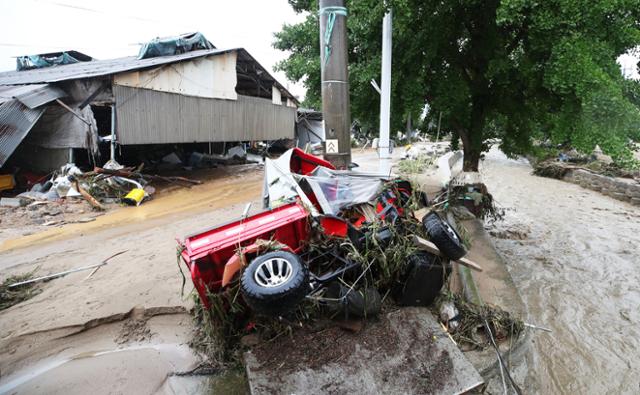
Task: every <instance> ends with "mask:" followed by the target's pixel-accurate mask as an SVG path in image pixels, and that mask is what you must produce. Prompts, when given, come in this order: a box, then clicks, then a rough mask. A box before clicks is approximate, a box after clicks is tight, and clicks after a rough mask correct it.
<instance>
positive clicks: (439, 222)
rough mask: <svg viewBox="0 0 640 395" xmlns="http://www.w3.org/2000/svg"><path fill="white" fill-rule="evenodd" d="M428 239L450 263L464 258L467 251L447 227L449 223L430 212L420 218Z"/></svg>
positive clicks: (450, 228)
mask: <svg viewBox="0 0 640 395" xmlns="http://www.w3.org/2000/svg"><path fill="white" fill-rule="evenodd" d="M422 225H423V226H424V228H425V230H426V231H427V234H428V235H429V239H430V240H431V242H432V243H433V244H435V245H436V246H437V247H438V249H439V250H440V252H442V254H443V255H444V256H445V257H447V258H449V259H450V260H452V261H457V260H458V259H460V258H462V257H463V256H465V254H466V253H467V251H466V250H465V249H464V246H463V245H462V239H461V238H460V235H458V233H457V232H456V231H455V230H454V229H453V228H452V227H451V225H449V223H448V222H447V221H445V220H443V219H442V218H440V216H439V215H438V214H437V213H435V212H433V211H432V212H430V213H429V214H427V215H425V216H424V217H423V218H422Z"/></svg>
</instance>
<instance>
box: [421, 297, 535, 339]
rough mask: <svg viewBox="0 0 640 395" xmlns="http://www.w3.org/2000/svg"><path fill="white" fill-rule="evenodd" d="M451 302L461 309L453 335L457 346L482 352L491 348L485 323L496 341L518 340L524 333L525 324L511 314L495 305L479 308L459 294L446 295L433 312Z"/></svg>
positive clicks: (436, 304)
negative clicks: (465, 345)
mask: <svg viewBox="0 0 640 395" xmlns="http://www.w3.org/2000/svg"><path fill="white" fill-rule="evenodd" d="M446 301H451V302H453V303H454V305H455V306H456V308H457V309H458V316H459V321H458V322H459V326H458V327H457V329H456V330H455V331H452V332H453V333H452V334H451V336H452V337H453V339H454V340H455V341H456V342H457V343H459V344H460V343H462V344H467V345H470V346H471V347H473V348H475V349H480V350H483V349H485V348H487V347H490V346H491V340H490V338H489V336H488V334H487V333H486V330H485V325H484V323H485V320H486V322H487V324H488V326H489V328H490V330H491V333H492V335H493V336H494V338H495V339H496V341H497V342H500V341H502V340H505V339H517V338H518V337H519V336H520V334H521V333H522V332H523V330H524V322H523V321H522V320H520V319H518V318H516V317H514V316H512V315H511V314H510V313H509V312H507V311H504V310H502V309H501V308H500V307H498V306H493V305H487V304H485V305H481V306H480V305H477V304H474V303H471V302H468V301H466V300H464V298H463V297H462V296H460V295H455V294H447V295H443V296H442V297H441V298H440V300H439V301H438V302H437V303H435V304H434V305H433V306H434V313H435V314H437V307H438V306H441V305H442V303H444V302H446Z"/></svg>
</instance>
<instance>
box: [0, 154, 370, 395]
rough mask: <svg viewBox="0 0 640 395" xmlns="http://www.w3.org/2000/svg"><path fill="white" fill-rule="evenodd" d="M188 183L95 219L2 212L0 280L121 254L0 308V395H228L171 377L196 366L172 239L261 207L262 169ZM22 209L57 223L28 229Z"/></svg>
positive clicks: (57, 206)
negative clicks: (202, 394)
mask: <svg viewBox="0 0 640 395" xmlns="http://www.w3.org/2000/svg"><path fill="white" fill-rule="evenodd" d="M355 156H356V157H357V158H359V159H358V160H359V161H360V159H362V161H361V162H362V163H363V165H365V166H364V167H365V168H367V167H366V165H367V162H368V161H371V160H375V158H376V155H375V153H374V152H373V151H371V150H369V151H365V152H364V153H361V154H360V155H358V154H356V155H355ZM370 167H371V168H372V169H374V170H375V168H377V164H376V166H370ZM195 178H200V179H203V180H205V181H206V182H205V183H204V184H202V185H197V186H194V187H191V188H170V189H168V190H160V191H159V193H158V194H156V196H154V198H153V199H152V200H150V201H148V202H145V203H143V204H142V205H140V206H139V207H115V208H113V209H112V210H109V211H108V212H106V213H105V214H103V215H98V216H96V214H97V213H95V212H92V211H91V210H90V208H89V207H88V204H86V202H83V201H82V200H77V201H69V202H61V203H54V204H47V205H43V206H45V207H38V208H37V209H27V208H21V209H17V210H15V211H12V212H11V213H10V215H7V216H5V215H3V217H2V222H0V280H4V279H5V278H7V277H9V276H11V275H16V274H22V273H27V272H32V271H34V275H35V276H43V275H48V274H52V273H58V272H61V271H65V270H70V269H73V268H78V267H82V266H87V265H92V264H96V263H100V262H102V261H103V260H104V259H106V258H108V257H110V256H112V255H114V254H116V253H119V252H122V251H125V252H124V253H123V254H120V255H118V256H117V257H114V258H113V259H111V260H109V262H108V264H106V265H105V266H102V267H100V268H99V269H98V270H97V271H96V272H95V273H93V274H92V275H91V276H89V274H90V273H91V270H89V271H82V272H78V273H72V274H69V275H67V276H65V277H61V278H57V279H54V280H51V281H49V282H45V283H41V284H39V285H38V287H40V288H41V290H42V292H40V293H39V294H37V295H36V296H35V297H33V298H32V299H29V300H27V301H24V302H22V303H19V304H17V305H15V306H12V307H10V308H8V309H6V310H3V311H1V312H0V393H5V392H10V393H32V392H43V391H44V392H47V393H64V394H69V393H79V394H86V393H94V394H99V393H127V392H128V393H140V394H143V393H155V392H158V391H159V392H161V393H195V392H208V391H210V390H211V389H212V388H216V387H217V386H219V387H220V388H227V390H225V389H223V390H221V391H222V392H223V393H228V388H229V386H231V387H233V386H236V387H237V385H236V384H238V383H240V385H242V379H237V378H233V380H231V381H230V382H227V381H224V382H219V381H220V380H219V379H218V378H216V377H211V378H209V379H207V380H203V379H201V378H193V377H191V376H189V375H178V376H176V375H174V373H176V372H178V373H184V372H185V371H189V370H190V369H193V368H194V366H193V365H194V363H196V362H197V360H198V358H197V355H195V354H194V352H193V350H191V349H190V348H189V347H188V346H187V343H188V342H189V340H190V338H191V331H192V323H191V319H190V316H189V315H188V310H189V309H190V308H191V307H192V298H191V297H189V293H190V291H191V290H192V284H191V280H190V278H189V273H187V272H185V273H184V274H185V275H186V276H187V277H186V286H185V293H184V296H183V295H181V292H180V291H181V286H182V277H181V274H180V271H179V268H178V264H177V261H176V247H177V244H176V241H175V240H176V238H180V239H182V238H184V237H185V236H186V235H189V234H192V233H195V232H197V231H199V230H202V229H205V228H209V227H212V226H214V225H216V224H220V223H224V222H227V221H229V220H232V219H234V218H238V217H239V216H240V215H241V214H242V212H243V210H244V208H245V205H246V204H247V203H249V202H251V203H252V206H251V211H250V212H256V211H259V210H261V209H262V203H261V202H260V194H261V191H262V186H263V168H262V167H261V166H258V165H238V166H229V167H221V168H218V169H213V170H211V171H210V172H208V173H206V174H201V175H199V176H197V177H195ZM67 206H68V207H67ZM71 206H74V207H71ZM75 206H77V207H75ZM85 206H86V207H85ZM58 210H60V211H61V212H59V213H58V212H57V211H58ZM67 211H68V212H67ZM72 211H73V212H72ZM80 211H82V212H80ZM32 212H33V213H35V212H38V213H40V214H39V215H41V216H42V217H45V218H46V219H47V220H49V219H48V218H49V217H51V218H54V219H57V218H60V219H61V221H62V219H63V218H65V219H67V218H68V219H69V220H68V221H67V220H64V221H62V222H61V223H59V224H55V225H44V223H40V224H38V223H35V224H32V223H31V222H32V218H31V216H33V217H34V218H37V215H36V214H32V215H29V214H28V213H32ZM45 212H46V213H47V214H45ZM25 213H26V214H25ZM52 214H53V215H52ZM24 215H26V216H28V218H21V217H22V216H24ZM9 216H12V218H11V219H9V218H8V217H9ZM74 216H80V217H81V218H83V217H85V216H87V217H89V216H90V217H92V219H91V220H90V221H89V220H83V221H75V220H71V219H72V218H75V217H74ZM93 218H95V219H93ZM37 222H41V221H37ZM136 312H138V313H136ZM140 312H142V315H140ZM140 316H142V317H143V318H140ZM152 359H153V360H154V361H156V362H154V363H146V362H145V361H148V360H152ZM79 360H82V361H81V362H82V363H81V364H80V363H79ZM194 361H196V362H194ZM78 365H83V366H85V365H86V366H88V367H90V368H91V369H89V371H90V372H93V373H92V374H89V373H88V372H89V371H86V369H80V370H78V369H79V367H78ZM74 371H76V372H77V374H75V375H74V374H73V372H74ZM105 372H111V373H109V374H107V373H105ZM96 375H97V376H96ZM98 376H100V377H98ZM225 380H226V379H225ZM234 380H235V381H234ZM203 383H205V384H203ZM202 385H205V386H206V388H205V387H202ZM225 386H227V387H225ZM45 389H46V391H45Z"/></svg>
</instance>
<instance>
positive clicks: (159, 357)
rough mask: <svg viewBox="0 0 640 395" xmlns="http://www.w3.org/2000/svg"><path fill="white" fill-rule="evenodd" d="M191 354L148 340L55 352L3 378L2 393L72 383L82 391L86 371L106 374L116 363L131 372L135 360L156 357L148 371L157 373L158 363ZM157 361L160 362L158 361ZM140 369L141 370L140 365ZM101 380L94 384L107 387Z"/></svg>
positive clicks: (170, 362) (180, 347) (181, 347)
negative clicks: (109, 347)
mask: <svg viewBox="0 0 640 395" xmlns="http://www.w3.org/2000/svg"><path fill="white" fill-rule="evenodd" d="M192 355H193V354H192V352H191V350H190V348H189V347H188V346H186V345H180V344H145V345H135V346H130V347H123V348H118V349H112V350H99V351H87V352H82V353H78V354H75V355H71V356H56V357H53V358H47V359H44V360H42V361H40V362H37V363H35V364H33V365H29V366H28V367H26V368H25V369H23V370H22V371H18V372H15V373H13V374H11V375H10V376H9V377H8V378H7V380H2V381H4V382H3V383H1V384H0V394H6V393H29V392H32V390H33V389H38V388H40V390H42V389H43V388H47V392H60V391H59V390H61V389H63V388H65V387H69V386H77V388H75V390H74V391H73V392H76V393H77V392H83V390H82V387H83V384H85V383H84V382H83V381H82V380H79V378H80V377H82V376H83V375H85V374H86V375H87V376H89V377H90V376H91V375H94V376H103V375H105V374H106V373H107V372H109V373H110V374H111V373H113V370H114V369H113V368H112V367H113V366H114V365H116V366H118V367H119V368H120V369H124V371H125V372H127V375H128V373H129V371H134V370H136V369H135V365H136V364H138V363H140V362H142V361H148V360H149V359H150V358H153V359H154V363H155V366H154V364H147V369H148V370H147V372H146V373H149V371H156V372H151V373H157V372H159V371H161V369H158V367H159V366H158V365H167V366H166V367H169V368H171V367H173V366H174V363H178V364H179V363H180V362H181V361H188V360H189V359H191V358H192ZM158 362H161V363H160V364H158ZM162 362H164V363H162ZM137 370H138V371H140V369H137ZM169 373H172V372H171V371H167V372H165V375H166V374H169ZM149 376H154V375H153V374H150V375H149ZM114 378H115V379H121V377H112V378H110V379H109V380H111V379H114ZM149 378H151V379H153V378H154V377H144V379H149ZM131 379H133V380H135V378H133V377H127V380H131ZM67 380H68V381H67ZM120 381H122V380H120ZM34 382H35V383H34ZM101 384H102V385H101V386H97V387H95V388H98V389H101V390H104V389H105V384H106V383H105V382H101ZM85 385H86V384H85ZM54 389H57V390H58V391H54ZM14 391H15V392H14Z"/></svg>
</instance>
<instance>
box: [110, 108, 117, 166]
mask: <svg viewBox="0 0 640 395" xmlns="http://www.w3.org/2000/svg"><path fill="white" fill-rule="evenodd" d="M110 159H111V160H113V161H115V160H116V105H115V104H112V105H111V156H110Z"/></svg>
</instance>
